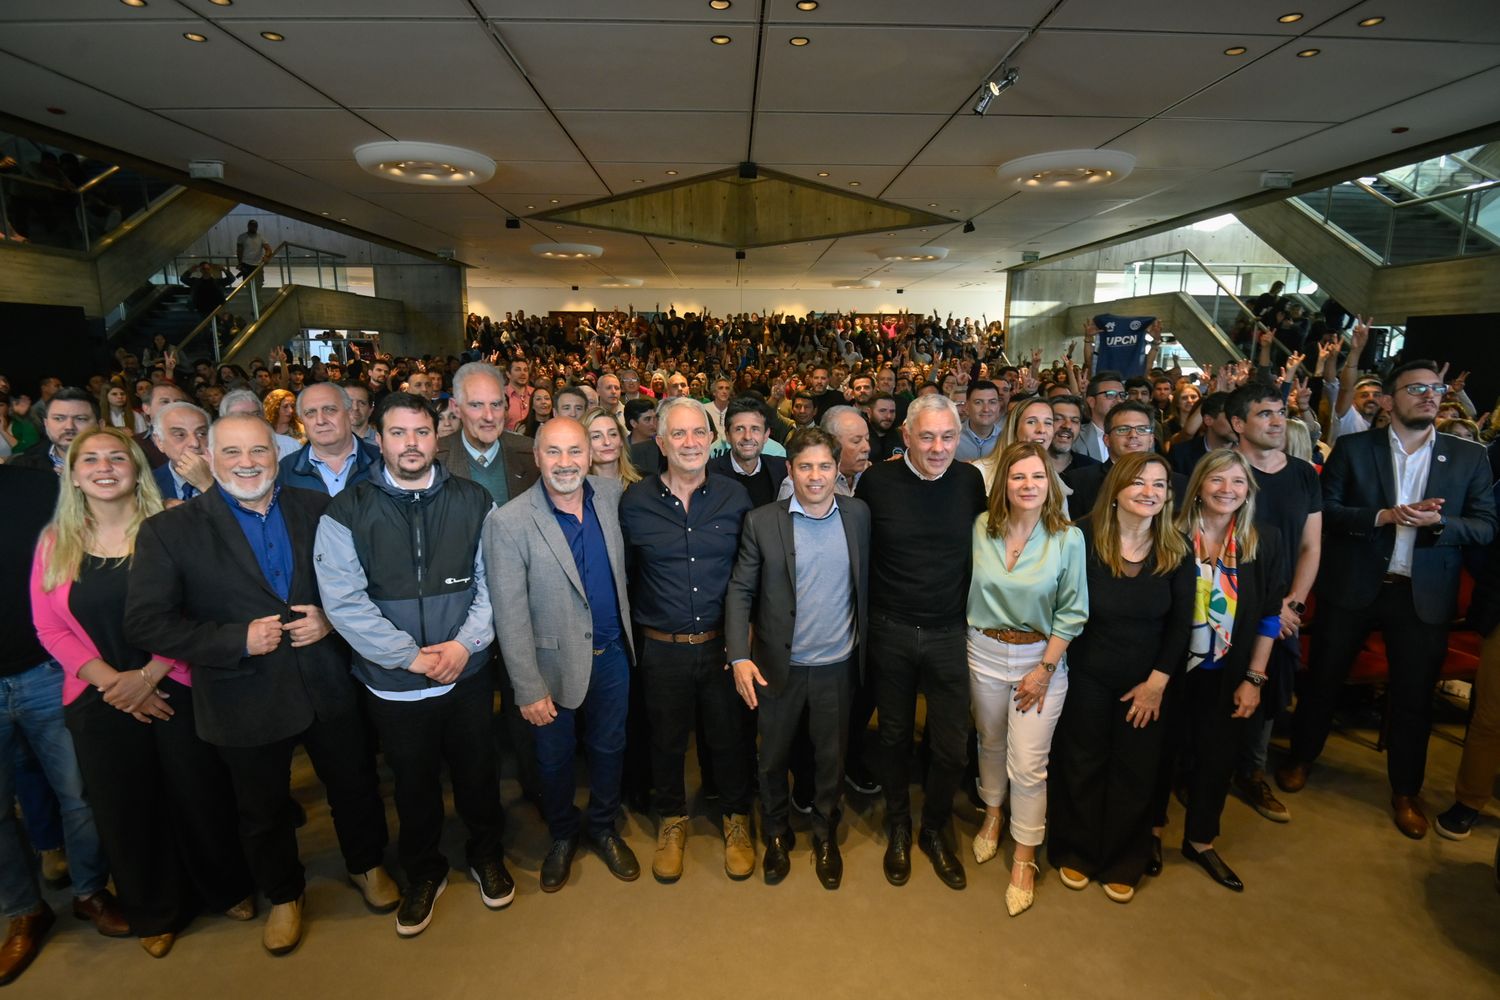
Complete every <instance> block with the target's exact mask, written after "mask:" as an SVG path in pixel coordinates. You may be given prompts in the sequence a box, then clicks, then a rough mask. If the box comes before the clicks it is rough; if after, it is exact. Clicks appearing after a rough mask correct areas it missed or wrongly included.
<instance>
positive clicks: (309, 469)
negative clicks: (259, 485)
mask: <svg viewBox="0 0 1500 1000" xmlns="http://www.w3.org/2000/svg"><path fill="white" fill-rule="evenodd" d="M379 461H380V449H379V448H377V447H375V446H374V445H373V444H371V443H370V442H368V441H361V440H360V439H359V438H355V439H354V468H352V469H350V470H349V476H348V478H347V479H345V480H344V489H346V490H347V489H348V488H349V487H351V486H353V485H354V484H355V483H362V482H364V481H365V480H366V479H368V478H370V469H371V468H372V467H374V465H375V463H377V462H379ZM276 481H277V482H278V483H280V484H281V485H283V486H296V487H298V488H299V489H304V490H313V491H314V492H317V493H327V492H328V486H327V484H326V483H324V482H323V477H322V476H320V475H318V470H317V469H316V468H314V467H313V464H312V445H311V444H305V445H303V446H302V447H300V448H298V449H297V450H296V451H294V452H292V453H291V454H290V455H288V456H287V457H286V458H283V459H282V460H281V471H280V472H278V473H277V475H276Z"/></svg>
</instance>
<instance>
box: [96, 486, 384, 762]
mask: <svg viewBox="0 0 1500 1000" xmlns="http://www.w3.org/2000/svg"><path fill="white" fill-rule="evenodd" d="M276 502H277V503H278V504H280V506H281V512H282V516H283V517H284V518H285V519H286V527H287V533H288V534H289V535H290V536H291V543H292V560H293V561H292V583H291V594H290V595H289V598H288V600H286V601H283V600H282V599H281V598H280V597H278V596H277V595H276V592H275V591H274V590H272V589H271V587H270V585H269V584H268V583H266V579H265V576H264V575H263V574H262V573H261V570H260V566H259V564H258V563H257V562H256V561H255V553H254V552H252V551H251V549H250V543H249V542H247V541H246V540H245V533H244V531H242V530H241V529H240V526H239V523H238V522H236V521H235V519H234V514H233V513H231V512H230V510H229V507H228V505H227V504H226V503H225V502H224V498H223V497H222V496H220V495H219V488H218V487H217V486H215V487H213V488H211V489H210V490H209V491H208V492H207V493H204V494H202V495H200V496H197V497H194V498H193V499H192V500H189V501H188V502H187V503H185V504H182V505H181V506H179V507H174V508H172V509H171V510H167V511H163V512H162V513H160V514H157V515H156V516H155V517H152V518H150V519H148V520H147V521H146V522H145V523H144V524H142V525H141V530H140V534H139V535H137V536H136V543H135V558H134V559H133V560H132V561H131V564H130V586H129V592H128V596H127V598H126V601H125V635H126V638H127V639H128V640H129V641H130V643H131V644H132V645H134V646H137V647H138V648H140V649H150V650H155V651H156V652H158V653H161V654H162V655H164V656H170V657H172V658H173V659H178V660H184V661H186V662H187V663H189V664H191V666H192V668H193V712H194V714H195V715H196V716H197V728H198V735H199V736H201V737H202V738H203V739H204V740H205V741H207V742H209V743H212V744H215V745H217V746H228V747H253V746H263V745H265V744H267V743H274V742H276V741H277V740H282V739H286V738H288V737H291V736H295V735H297V734H298V733H301V732H303V731H304V730H306V729H307V728H308V727H310V726H311V725H312V724H313V720H314V719H327V718H333V717H336V716H339V715H341V714H343V713H345V712H352V711H355V710H356V707H357V705H358V702H357V701H356V698H355V694H356V690H355V688H354V686H353V685H352V684H351V683H350V681H349V647H348V646H346V645H344V642H343V640H342V639H340V638H339V637H338V635H337V633H332V632H331V633H329V634H328V635H327V636H325V637H324V638H323V639H320V640H319V641H318V642H315V643H313V644H312V645H311V646H303V647H302V648H300V649H298V648H294V647H293V646H292V644H291V642H290V641H289V640H283V641H282V643H281V644H280V645H279V646H278V647H277V648H276V649H275V650H273V651H272V652H270V653H266V654H265V655H263V656H247V655H246V653H245V640H246V637H247V635H248V632H249V625H250V622H251V621H253V620H254V619H257V618H265V617H267V616H269V615H276V616H278V617H280V618H281V620H282V621H283V622H286V621H290V620H292V619H293V618H300V617H302V616H301V613H300V612H293V611H292V610H291V605H293V604H315V605H319V606H321V605H322V603H323V602H322V600H321V599H320V598H319V596H318V581H317V577H316V576H315V575H314V573H313V561H312V552H313V537H314V535H315V533H316V531H317V525H318V518H319V517H320V516H321V515H322V513H323V509H324V507H326V506H327V504H328V498H327V497H326V496H323V495H322V494H319V493H310V492H308V491H307V490H299V489H282V490H281V492H280V493H279V494H278V495H277V498H276Z"/></svg>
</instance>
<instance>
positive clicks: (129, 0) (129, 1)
mask: <svg viewBox="0 0 1500 1000" xmlns="http://www.w3.org/2000/svg"><path fill="white" fill-rule="evenodd" d="M120 2H121V3H122V4H124V5H125V6H127V7H144V6H146V0H120Z"/></svg>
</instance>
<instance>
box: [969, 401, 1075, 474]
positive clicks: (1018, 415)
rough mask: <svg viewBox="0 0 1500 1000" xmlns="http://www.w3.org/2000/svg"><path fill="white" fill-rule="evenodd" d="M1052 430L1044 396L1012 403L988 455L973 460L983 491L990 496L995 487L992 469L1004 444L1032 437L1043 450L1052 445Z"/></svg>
mask: <svg viewBox="0 0 1500 1000" xmlns="http://www.w3.org/2000/svg"><path fill="white" fill-rule="evenodd" d="M1053 430H1054V418H1053V415H1052V404H1051V403H1049V402H1047V401H1046V400H1045V399H1028V400H1027V401H1026V402H1024V403H1019V404H1017V405H1016V406H1014V407H1012V408H1011V411H1010V414H1009V415H1008V416H1007V417H1006V418H1005V427H1004V428H1003V429H1002V430H1001V432H1000V441H999V443H998V444H996V445H995V447H994V448H992V449H990V453H989V454H988V455H986V456H984V457H983V458H979V459H976V460H975V461H974V465H975V466H976V467H978V469H979V474H980V475H981V476H983V477H984V495H985V496H989V495H990V490H992V489H994V486H995V470H996V469H998V468H999V466H1000V456H1001V455H1002V454H1004V452H1005V449H1006V448H1008V447H1010V446H1011V445H1013V444H1015V443H1016V442H1018V441H1034V442H1036V443H1037V444H1039V445H1041V446H1042V450H1043V451H1045V450H1047V449H1048V448H1049V447H1051V445H1052V434H1053ZM1064 490H1065V491H1066V487H1064Z"/></svg>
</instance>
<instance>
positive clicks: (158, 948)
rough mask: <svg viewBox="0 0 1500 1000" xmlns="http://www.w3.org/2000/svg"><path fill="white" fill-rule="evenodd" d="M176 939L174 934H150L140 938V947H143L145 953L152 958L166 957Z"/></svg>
mask: <svg viewBox="0 0 1500 1000" xmlns="http://www.w3.org/2000/svg"><path fill="white" fill-rule="evenodd" d="M176 940H177V935H176V934H151V935H149V936H147V937H143V938H141V947H142V948H145V949H146V954H148V955H150V956H151V957H152V958H166V957H167V952H169V951H171V950H172V945H173V943H175V942H176Z"/></svg>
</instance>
